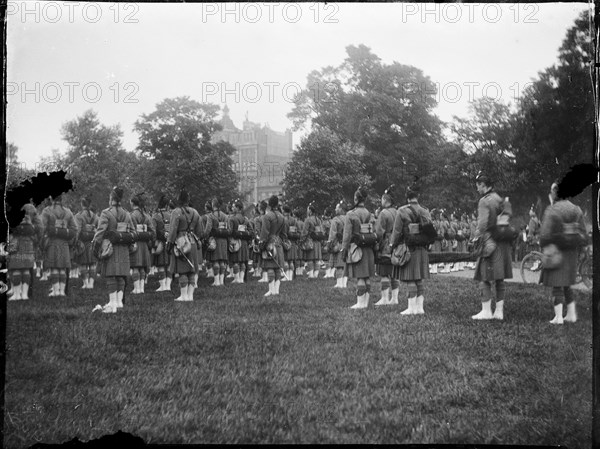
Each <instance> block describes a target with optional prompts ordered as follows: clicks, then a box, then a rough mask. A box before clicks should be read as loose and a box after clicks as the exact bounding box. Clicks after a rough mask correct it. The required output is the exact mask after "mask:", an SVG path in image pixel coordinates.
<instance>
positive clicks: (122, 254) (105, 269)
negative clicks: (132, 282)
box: [98, 245, 129, 277]
mask: <svg viewBox="0 0 600 449" xmlns="http://www.w3.org/2000/svg"><path fill="white" fill-rule="evenodd" d="M98 265H99V266H100V274H102V276H103V277H110V276H129V245H113V253H112V255H111V256H110V257H109V258H108V259H106V260H101V261H100V262H99V264H98Z"/></svg>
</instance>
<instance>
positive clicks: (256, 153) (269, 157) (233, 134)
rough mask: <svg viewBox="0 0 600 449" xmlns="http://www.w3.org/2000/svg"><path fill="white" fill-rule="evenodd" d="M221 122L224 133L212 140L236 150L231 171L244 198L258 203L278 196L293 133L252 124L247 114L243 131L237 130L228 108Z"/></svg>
mask: <svg viewBox="0 0 600 449" xmlns="http://www.w3.org/2000/svg"><path fill="white" fill-rule="evenodd" d="M220 123H221V125H223V130H222V131H219V132H217V133H215V134H214V136H213V141H215V142H218V141H222V140H224V141H226V142H229V143H230V144H231V145H233V146H234V147H235V148H236V149H237V151H236V153H235V154H234V155H233V160H234V170H235V172H236V174H237V176H238V181H239V183H238V188H239V191H240V192H242V193H245V194H246V195H245V197H244V198H243V199H244V200H246V201H250V202H257V201H260V200H263V199H267V198H269V197H270V196H271V195H278V194H280V193H281V192H282V188H281V186H280V185H279V183H280V182H281V181H282V179H283V171H284V169H285V166H286V164H287V163H288V162H290V161H291V159H292V151H293V147H292V132H291V131H290V130H289V129H286V130H285V132H277V131H273V130H272V129H271V128H269V125H268V124H265V125H263V126H261V125H260V124H259V123H254V122H251V121H249V120H248V114H247V113H246V120H245V121H244V123H243V129H239V128H237V127H236V126H235V125H234V123H233V121H232V120H231V117H229V108H228V107H227V105H225V107H224V108H223V118H222V119H221V121H220Z"/></svg>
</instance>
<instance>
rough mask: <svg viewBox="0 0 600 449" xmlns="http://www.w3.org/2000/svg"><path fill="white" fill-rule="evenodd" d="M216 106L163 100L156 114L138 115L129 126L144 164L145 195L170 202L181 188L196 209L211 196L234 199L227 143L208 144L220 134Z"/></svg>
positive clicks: (184, 99)
mask: <svg viewBox="0 0 600 449" xmlns="http://www.w3.org/2000/svg"><path fill="white" fill-rule="evenodd" d="M218 111H219V107H218V106H216V105H211V104H201V103H198V102H197V101H194V100H191V99H190V98H189V97H178V98H174V99H165V100H163V101H162V102H161V103H159V104H157V105H156V110H155V111H154V112H152V113H150V114H143V115H142V116H141V118H140V119H139V120H137V121H136V122H135V124H134V130H135V131H137V132H138V133H139V135H140V140H139V144H138V147H137V150H138V152H139V154H140V155H141V156H142V157H144V158H147V159H148V165H147V175H148V176H149V178H150V179H151V180H152V182H151V183H150V184H148V188H149V190H150V191H151V192H152V193H153V194H154V195H155V196H159V195H161V194H167V195H169V196H171V198H175V197H176V195H177V193H178V191H179V189H181V188H182V187H185V188H187V189H188V190H189V191H190V194H191V198H192V201H193V203H194V205H195V206H196V207H199V205H201V204H202V203H203V202H204V201H206V200H209V199H211V198H212V197H213V196H218V197H221V198H222V199H223V200H228V199H230V198H232V197H233V196H237V181H236V176H235V172H234V171H233V168H232V166H233V159H232V157H231V156H232V155H233V154H234V152H235V148H234V147H233V146H232V145H231V144H229V143H227V142H217V143H211V137H212V135H213V134H214V133H215V132H216V131H220V130H221V125H220V124H219V123H217V121H216V115H217V112H218Z"/></svg>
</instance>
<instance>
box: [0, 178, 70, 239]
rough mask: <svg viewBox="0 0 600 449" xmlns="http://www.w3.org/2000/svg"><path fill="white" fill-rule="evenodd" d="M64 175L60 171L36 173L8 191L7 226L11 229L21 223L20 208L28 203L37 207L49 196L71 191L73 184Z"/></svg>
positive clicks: (6, 202)
mask: <svg viewBox="0 0 600 449" xmlns="http://www.w3.org/2000/svg"><path fill="white" fill-rule="evenodd" d="M66 174H67V173H66V172H64V171H62V170H60V171H55V172H50V173H38V174H37V175H36V176H34V177H33V178H29V179H26V180H25V181H23V182H22V183H21V184H19V185H18V186H17V187H14V188H12V189H10V190H8V191H7V192H6V199H5V204H6V218H7V219H8V225H9V226H10V227H11V228H12V227H15V226H18V225H19V223H21V220H23V216H24V212H23V211H22V210H21V208H22V207H23V206H24V205H25V204H27V203H29V202H30V201H32V202H33V204H35V205H36V206H38V205H39V204H41V203H42V201H44V200H45V199H46V198H48V197H49V196H51V197H52V198H56V197H57V196H59V195H62V194H63V193H67V192H68V191H69V190H71V189H72V188H73V182H72V181H71V180H70V179H66V178H65V176H66Z"/></svg>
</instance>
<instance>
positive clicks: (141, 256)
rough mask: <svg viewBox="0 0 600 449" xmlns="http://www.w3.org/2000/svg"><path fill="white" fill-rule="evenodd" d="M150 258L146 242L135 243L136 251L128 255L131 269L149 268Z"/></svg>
mask: <svg viewBox="0 0 600 449" xmlns="http://www.w3.org/2000/svg"><path fill="white" fill-rule="evenodd" d="M151 263H152V257H151V256H150V250H149V249H148V242H137V250H136V251H135V252H133V253H131V254H129V265H130V266H131V268H146V269H148V268H150V264H151Z"/></svg>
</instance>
